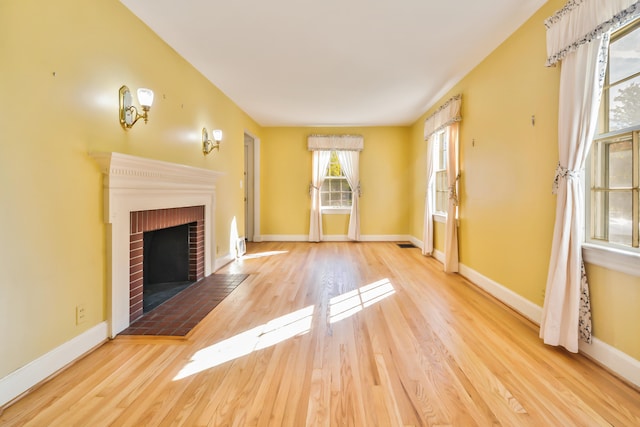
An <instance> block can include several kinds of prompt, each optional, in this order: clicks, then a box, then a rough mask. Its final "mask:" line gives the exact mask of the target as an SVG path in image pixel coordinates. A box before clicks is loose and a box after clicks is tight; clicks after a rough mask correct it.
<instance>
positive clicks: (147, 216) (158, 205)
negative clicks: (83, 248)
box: [91, 153, 222, 337]
mask: <svg viewBox="0 0 640 427" xmlns="http://www.w3.org/2000/svg"><path fill="white" fill-rule="evenodd" d="M91 156H92V157H93V158H94V159H95V160H96V162H97V163H98V165H99V166H100V170H101V172H102V173H103V174H104V190H103V191H104V221H105V223H106V224H107V227H106V243H107V248H106V250H107V254H106V261H107V266H106V268H107V277H106V280H107V283H106V286H107V321H108V325H109V335H110V336H111V337H115V336H116V335H117V334H118V333H119V332H121V331H123V330H124V329H126V328H127V327H128V326H129V324H130V322H131V320H132V319H133V318H135V317H136V316H139V314H135V313H137V310H138V308H139V309H140V313H142V300H141V298H142V296H141V295H140V296H136V295H132V287H131V283H132V280H133V281H135V280H137V279H138V278H140V279H142V280H144V279H143V275H142V273H141V272H139V271H138V270H137V268H138V267H137V264H138V263H132V262H131V257H132V253H133V252H135V251H136V250H137V249H142V248H135V245H134V246H132V235H133V234H136V235H137V234H140V237H139V240H143V239H144V237H142V236H143V233H144V231H145V227H155V226H154V225H150V224H153V223H154V221H155V222H158V223H160V224H159V225H160V227H161V228H164V227H172V226H177V225H183V224H190V223H193V222H196V223H197V224H198V225H197V226H196V229H195V231H196V233H201V234H200V235H201V238H200V240H199V241H198V242H199V243H197V246H198V249H197V250H196V253H197V254H198V255H197V259H198V260H197V261H194V267H193V268H194V269H195V270H194V271H195V275H196V277H205V276H208V275H209V274H211V273H213V268H214V266H215V264H216V258H215V255H216V254H215V251H213V250H212V247H215V227H214V224H215V200H216V198H215V194H216V193H215V188H216V187H215V183H216V181H217V179H218V178H219V176H220V175H222V174H221V173H220V172H215V171H211V170H208V169H201V168H195V167H191V166H185V165H180V164H176V163H169V162H163V161H158V160H151V159H145V158H140V157H136V156H131V155H127V154H121V153H91ZM195 211H197V214H194V212H195ZM134 215H135V219H134ZM185 216H186V218H185ZM156 225H158V224H156ZM134 230H135V231H134ZM146 231H149V230H146ZM136 239H138V237H136ZM135 241H136V242H137V241H138V240H135ZM190 253H191V252H190ZM200 254H202V255H200ZM200 257H201V258H200ZM190 258H191V255H190ZM140 261H142V260H140ZM190 268H191V267H190ZM140 269H142V267H140ZM138 276H140V277H138ZM140 283H142V282H140ZM138 299H139V300H140V303H141V304H140V307H138V306H136V308H135V309H133V310H132V301H133V300H136V303H137V302H138Z"/></svg>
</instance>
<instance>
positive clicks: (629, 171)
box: [608, 141, 633, 188]
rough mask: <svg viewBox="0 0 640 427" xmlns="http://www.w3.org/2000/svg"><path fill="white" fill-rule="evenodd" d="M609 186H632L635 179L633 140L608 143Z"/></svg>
mask: <svg viewBox="0 0 640 427" xmlns="http://www.w3.org/2000/svg"><path fill="white" fill-rule="evenodd" d="M608 150H609V165H608V166H609V168H608V169H609V188H622V187H627V188H628V187H631V185H632V182H633V181H632V180H633V152H632V150H631V141H625V142H617V143H614V144H608Z"/></svg>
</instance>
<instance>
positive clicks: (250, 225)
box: [243, 132, 256, 242]
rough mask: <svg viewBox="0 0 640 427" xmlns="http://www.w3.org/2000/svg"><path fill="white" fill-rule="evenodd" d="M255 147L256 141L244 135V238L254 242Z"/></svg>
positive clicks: (248, 135)
mask: <svg viewBox="0 0 640 427" xmlns="http://www.w3.org/2000/svg"><path fill="white" fill-rule="evenodd" d="M255 145H256V139H255V138H254V137H253V136H251V135H250V134H248V133H246V132H245V134H244V186H243V187H244V238H245V239H246V240H247V241H249V242H253V241H254V237H255V235H254V234H255V233H254V232H255V229H256V228H255V215H254V213H255V202H256V201H255V165H256V156H255V154H256V153H255V151H256V150H255Z"/></svg>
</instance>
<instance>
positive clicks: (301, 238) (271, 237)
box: [260, 234, 309, 242]
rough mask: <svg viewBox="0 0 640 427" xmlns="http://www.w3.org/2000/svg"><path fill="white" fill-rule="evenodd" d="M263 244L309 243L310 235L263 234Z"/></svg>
mask: <svg viewBox="0 0 640 427" xmlns="http://www.w3.org/2000/svg"><path fill="white" fill-rule="evenodd" d="M260 237H261V240H260V241H261V242H308V241H309V235H308V234H263V235H262V236H260Z"/></svg>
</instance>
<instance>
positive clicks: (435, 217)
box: [433, 213, 447, 224]
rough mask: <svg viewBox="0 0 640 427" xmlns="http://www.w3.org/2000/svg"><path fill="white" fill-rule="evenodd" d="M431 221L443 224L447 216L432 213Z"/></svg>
mask: <svg viewBox="0 0 640 427" xmlns="http://www.w3.org/2000/svg"><path fill="white" fill-rule="evenodd" d="M433 221H435V222H441V223H443V224H446V223H447V214H444V213H434V214H433Z"/></svg>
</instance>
